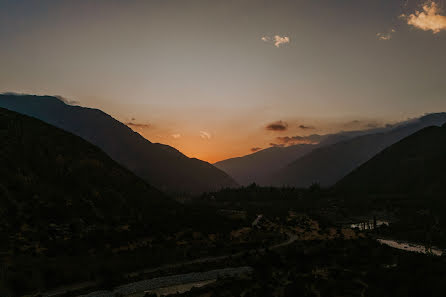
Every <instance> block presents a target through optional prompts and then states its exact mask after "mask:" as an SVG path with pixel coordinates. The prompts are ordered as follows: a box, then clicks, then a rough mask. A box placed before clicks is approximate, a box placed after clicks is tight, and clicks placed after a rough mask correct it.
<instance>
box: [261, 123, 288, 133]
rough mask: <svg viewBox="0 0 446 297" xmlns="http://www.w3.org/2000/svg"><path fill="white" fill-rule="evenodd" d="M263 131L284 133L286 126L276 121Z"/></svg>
mask: <svg viewBox="0 0 446 297" xmlns="http://www.w3.org/2000/svg"><path fill="white" fill-rule="evenodd" d="M265 129H266V130H269V131H286V130H287V129H288V124H287V123H286V122H282V121H276V122H273V123H270V124H268V125H266V127H265Z"/></svg>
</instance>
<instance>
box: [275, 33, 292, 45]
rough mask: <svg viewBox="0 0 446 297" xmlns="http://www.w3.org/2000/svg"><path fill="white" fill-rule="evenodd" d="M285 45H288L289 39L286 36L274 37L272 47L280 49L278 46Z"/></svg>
mask: <svg viewBox="0 0 446 297" xmlns="http://www.w3.org/2000/svg"><path fill="white" fill-rule="evenodd" d="M286 43H290V38H289V37H288V36H283V37H281V36H279V35H276V36H274V46H275V47H280V45H282V44H286Z"/></svg>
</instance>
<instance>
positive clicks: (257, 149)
mask: <svg viewBox="0 0 446 297" xmlns="http://www.w3.org/2000/svg"><path fill="white" fill-rule="evenodd" d="M260 150H262V148H261V147H253V148H251V152H253V153H255V152H258V151H260Z"/></svg>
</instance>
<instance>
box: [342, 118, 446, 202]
mask: <svg viewBox="0 0 446 297" xmlns="http://www.w3.org/2000/svg"><path fill="white" fill-rule="evenodd" d="M445 152H446V124H445V125H443V126H442V127H427V128H424V129H423V130H421V131H418V132H417V133H414V134H413V135H410V136H408V137H406V138H404V139H403V140H401V141H399V142H398V143H396V144H394V145H392V146H390V147H389V148H387V149H385V150H383V151H382V152H381V153H379V154H378V155H376V156H375V157H373V158H372V159H371V160H369V161H368V162H366V163H365V164H363V165H362V166H360V167H359V168H357V169H356V170H354V171H353V172H352V173H350V174H349V175H347V176H346V177H345V178H343V179H342V180H341V181H340V182H339V183H337V185H336V188H337V189H340V190H349V191H354V192H357V193H367V194H368V195H374V194H383V195H423V196H444V195H445V194H446V173H445V168H446V153H445Z"/></svg>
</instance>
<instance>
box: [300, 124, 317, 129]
mask: <svg viewBox="0 0 446 297" xmlns="http://www.w3.org/2000/svg"><path fill="white" fill-rule="evenodd" d="M299 128H300V129H303V130H309V129H316V128H315V127H313V126H305V125H299Z"/></svg>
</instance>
